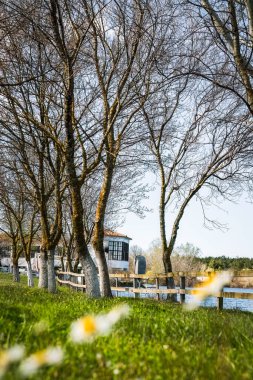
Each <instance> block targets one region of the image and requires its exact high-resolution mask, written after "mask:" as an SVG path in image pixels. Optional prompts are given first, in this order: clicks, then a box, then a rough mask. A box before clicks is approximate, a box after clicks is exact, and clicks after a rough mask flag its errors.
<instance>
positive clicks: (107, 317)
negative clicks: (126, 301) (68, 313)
mask: <svg viewBox="0 0 253 380" xmlns="http://www.w3.org/2000/svg"><path fill="white" fill-rule="evenodd" d="M128 314H129V307H128V305H120V306H118V307H115V308H114V309H112V310H111V311H110V312H109V313H107V314H101V315H95V316H94V315H87V316H84V317H82V318H80V319H78V320H77V321H75V322H73V323H72V325H71V327H70V339H71V340H72V341H73V342H75V343H82V342H89V341H92V340H93V339H95V338H96V337H97V336H100V335H107V334H108V333H110V331H111V329H112V327H113V326H114V325H115V323H117V322H118V321H119V320H120V319H121V318H122V317H125V316H127V315H128Z"/></svg>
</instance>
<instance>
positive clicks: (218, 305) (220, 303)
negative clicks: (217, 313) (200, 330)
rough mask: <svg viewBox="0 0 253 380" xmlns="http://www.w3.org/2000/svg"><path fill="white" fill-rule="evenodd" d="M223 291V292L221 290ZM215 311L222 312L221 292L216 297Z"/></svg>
mask: <svg viewBox="0 0 253 380" xmlns="http://www.w3.org/2000/svg"><path fill="white" fill-rule="evenodd" d="M222 291H223V290H222ZM217 309H218V310H223V297H222V292H220V293H219V296H218V297H217Z"/></svg>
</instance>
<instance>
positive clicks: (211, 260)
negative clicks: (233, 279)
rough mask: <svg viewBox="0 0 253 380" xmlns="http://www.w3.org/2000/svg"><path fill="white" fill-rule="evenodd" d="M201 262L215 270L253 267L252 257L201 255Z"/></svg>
mask: <svg viewBox="0 0 253 380" xmlns="http://www.w3.org/2000/svg"><path fill="white" fill-rule="evenodd" d="M199 260H200V261H201V262H202V263H203V264H206V266H207V267H208V268H212V269H215V270H225V269H235V270H242V269H253V259H250V258H249V257H236V258H230V257H226V256H219V257H211V256H209V257H202V258H200V259H199Z"/></svg>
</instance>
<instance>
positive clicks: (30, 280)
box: [26, 260, 34, 288]
mask: <svg viewBox="0 0 253 380" xmlns="http://www.w3.org/2000/svg"><path fill="white" fill-rule="evenodd" d="M26 263H27V285H28V286H29V287H31V288H33V287H34V281H33V275H32V265H31V260H27V261H26Z"/></svg>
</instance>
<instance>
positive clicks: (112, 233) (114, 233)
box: [104, 230, 132, 240]
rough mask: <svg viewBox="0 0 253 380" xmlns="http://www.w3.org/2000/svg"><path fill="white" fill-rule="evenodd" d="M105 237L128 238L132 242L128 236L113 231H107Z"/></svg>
mask: <svg viewBox="0 0 253 380" xmlns="http://www.w3.org/2000/svg"><path fill="white" fill-rule="evenodd" d="M104 236H112V237H122V238H126V239H129V240H132V239H131V238H130V237H128V236H127V235H123V234H121V233H119V232H117V231H112V230H105V232H104Z"/></svg>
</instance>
